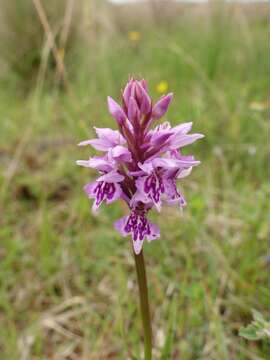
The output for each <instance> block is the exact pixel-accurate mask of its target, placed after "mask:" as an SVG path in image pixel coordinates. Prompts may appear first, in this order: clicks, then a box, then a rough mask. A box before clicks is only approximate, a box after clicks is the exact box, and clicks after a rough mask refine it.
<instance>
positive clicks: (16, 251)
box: [0, 0, 270, 360]
mask: <svg viewBox="0 0 270 360" xmlns="http://www.w3.org/2000/svg"><path fill="white" fill-rule="evenodd" d="M269 14H270V5H262V4H261V5H254V4H253V5H252V4H250V5H243V6H240V5H239V4H230V5H228V4H227V5H226V4H224V3H210V4H208V5H180V4H178V5H173V4H171V5H170V6H168V3H164V2H162V3H159V2H157V1H151V2H150V3H149V4H147V5H134V6H131V5H129V6H121V7H118V6H117V7H114V6H112V5H108V4H106V3H105V2H104V1H98V2H93V1H92V2H90V1H84V0H80V1H74V0H58V1H57V2H55V1H52V0H46V1H41V0H33V1H24V0H16V1H12V2H11V1H6V0H1V1H0V18H1V22H0V49H1V51H0V65H1V67H0V81H1V83H0V124H1V131H0V168H1V173H0V181H1V186H0V194H1V196H0V211H1V217H0V225H1V227H0V237H1V242H0V353H1V355H0V358H1V360H2V359H3V360H13V359H22V360H24V359H42V360H43V359H57V360H58V359H90V360H92V359H140V356H141V351H142V348H141V345H142V341H141V340H142V332H141V324H140V317H139V313H138V298H137V288H136V278H135V273H134V264H133V259H132V255H131V248H130V243H129V241H128V240H127V239H123V238H120V237H119V235H118V234H117V233H116V232H115V231H114V229H113V221H114V220H116V219H117V218H119V217H120V216H122V214H123V213H125V211H126V209H124V207H121V206H119V204H113V205H111V206H110V207H106V208H105V207H104V208H103V210H102V212H101V213H100V216H99V217H97V218H94V217H93V216H92V215H91V214H90V203H89V201H88V199H86V197H85V196H84V193H83V191H82V187H83V185H84V184H85V183H86V182H88V181H89V179H90V178H93V177H94V176H95V174H94V173H92V172H90V173H89V172H88V171H87V170H83V169H80V168H77V167H76V166H75V160H76V159H83V158H86V157H87V156H88V155H89V149H83V150H82V149H78V148H77V146H76V144H77V143H78V142H79V141H80V140H83V139H87V138H91V137H92V136H93V130H92V126H93V125H95V126H98V127H104V126H105V127H106V126H109V127H114V126H115V124H114V122H113V120H112V119H111V118H110V116H109V115H108V112H107V109H106V96H107V95H108V94H110V95H111V96H113V97H114V98H117V99H119V91H120V89H121V88H123V86H124V85H125V82H126V81H127V80H128V77H129V76H130V75H134V76H136V77H144V78H146V79H147V80H148V82H149V86H150V89H151V91H152V94H153V97H154V99H157V98H158V97H159V96H160V95H161V93H162V92H164V91H173V92H174V93H175V98H174V101H173V104H172V106H171V109H170V111H169V113H168V118H169V119H170V120H171V121H172V122H173V123H174V124H177V123H178V122H183V121H186V120H192V121H194V131H195V132H202V133H204V134H206V138H205V139H204V140H203V141H201V142H200V143H198V144H196V145H194V146H192V148H191V147H190V148H189V149H188V152H189V153H194V154H195V155H196V157H197V158H199V159H200V160H201V161H202V165H201V166H200V167H199V168H197V169H196V170H195V171H194V172H193V174H192V175H191V177H189V178H188V180H187V181H184V182H183V185H182V188H183V191H184V193H185V196H186V198H187V200H188V207H187V208H186V209H185V211H184V213H183V214H182V215H181V216H180V215H179V213H178V212H177V211H176V209H171V208H168V209H166V210H165V211H164V212H163V214H162V216H160V215H153V216H154V217H155V218H156V219H155V220H156V221H157V223H158V224H159V225H160V227H161V233H162V238H161V240H160V241H157V242H155V244H151V245H146V246H145V256H146V259H147V266H148V277H149V286H150V299H151V306H152V314H153V327H154V338H155V349H154V355H155V357H154V358H155V359H163V360H165V359H181V360H193V359H194V360H197V359H200V360H244V359H250V360H260V359H265V360H267V359H269V356H270V355H269V354H270V345H269V343H267V342H263V341H259V342H256V343H255V342H247V341H245V340H244V339H242V338H240V337H239V336H238V330H239V328H240V327H241V326H243V325H246V324H247V323H248V322H249V321H250V319H251V309H252V308H255V309H257V310H259V311H261V312H262V313H263V314H264V316H265V317H266V318H267V317H268V318H269V317H270V308H269V299H270V289H269V286H270V280H269V266H270V265H269V263H267V261H266V256H267V255H269V254H270V250H269V235H270V231H269V211H270V203H269V198H270V197H269V196H270V188H269V176H270V166H269V159H270V142H269V134H270V133H269V131H270V85H269V79H270V61H269V58H270V42H269V38H270V23H269ZM166 88H168V90H167V89H166ZM163 219H164V221H163Z"/></svg>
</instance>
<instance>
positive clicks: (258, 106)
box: [249, 101, 270, 111]
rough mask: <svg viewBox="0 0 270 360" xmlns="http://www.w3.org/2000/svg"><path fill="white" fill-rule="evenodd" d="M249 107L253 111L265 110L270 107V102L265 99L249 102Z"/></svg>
mask: <svg viewBox="0 0 270 360" xmlns="http://www.w3.org/2000/svg"><path fill="white" fill-rule="evenodd" d="M249 108H250V110H253V111H264V110H267V109H269V108H270V102H269V101H264V102H259V101H252V102H251V103H250V104H249Z"/></svg>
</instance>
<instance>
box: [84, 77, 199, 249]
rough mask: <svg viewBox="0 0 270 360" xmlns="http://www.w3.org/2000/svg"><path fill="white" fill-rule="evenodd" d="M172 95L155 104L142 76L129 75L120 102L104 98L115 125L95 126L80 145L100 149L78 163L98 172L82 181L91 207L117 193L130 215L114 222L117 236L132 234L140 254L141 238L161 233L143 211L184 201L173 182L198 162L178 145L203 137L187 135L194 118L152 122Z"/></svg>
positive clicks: (159, 115)
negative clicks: (173, 122) (174, 122)
mask: <svg viewBox="0 0 270 360" xmlns="http://www.w3.org/2000/svg"><path fill="white" fill-rule="evenodd" d="M171 100H172V94H168V95H166V96H163V97H162V98H161V99H160V100H159V101H158V102H157V103H156V104H153V103H152V100H151V98H150V96H149V94H148V87H147V84H146V81H145V80H141V81H137V80H134V79H131V80H130V81H129V82H128V84H127V85H126V87H125V89H124V91H123V93H122V105H121V106H120V105H119V104H118V103H117V102H115V101H114V100H113V99H112V98H110V97H108V108H109V113H110V114H111V115H112V116H113V117H114V119H115V120H116V122H117V124H118V129H119V130H112V129H109V128H105V129H101V128H95V131H96V134H97V138H96V139H92V140H86V141H83V142H81V143H80V144H79V145H80V146H84V145H91V146H92V147H93V148H94V149H95V150H98V151H101V152H103V155H102V156H94V157H91V158H89V160H78V161H77V164H78V165H81V166H84V167H90V168H93V169H95V170H97V171H98V173H99V174H100V176H99V177H98V179H97V180H96V181H94V182H93V183H89V184H87V185H86V186H85V188H84V190H85V192H86V194H87V196H88V197H89V198H91V199H94V203H93V207H92V209H93V211H94V212H96V211H97V210H98V208H99V206H100V205H101V204H102V203H103V202H104V201H105V202H106V203H107V204H110V203H112V202H113V201H115V200H117V199H119V198H121V199H123V200H124V201H125V202H126V203H127V205H128V207H129V209H130V214H129V215H128V216H125V217H123V218H121V219H119V220H118V221H117V222H116V223H115V227H116V229H117V230H118V231H119V232H120V234H121V235H123V236H127V235H131V237H132V241H133V248H134V252H135V253H136V254H139V253H140V251H141V249H142V246H143V242H144V240H145V239H146V240H148V241H151V240H154V239H156V238H158V237H159V236H160V234H159V229H158V227H157V226H156V225H155V224H152V223H151V222H150V221H149V220H148V218H147V215H148V213H149V211H150V210H151V209H153V208H155V209H157V210H158V211H161V208H162V204H163V203H165V204H169V205H174V204H176V205H178V206H179V207H180V208H182V207H184V206H186V200H185V199H184V197H183V195H182V193H181V191H180V190H179V188H178V184H177V182H178V181H179V180H181V179H182V178H184V177H186V176H188V175H189V174H190V173H191V171H192V168H193V167H194V166H197V165H199V164H200V162H199V161H197V160H195V159H194V157H193V156H192V155H182V153H181V148H182V147H184V146H187V145H189V144H192V143H193V142H195V141H196V140H198V139H201V138H202V137H203V135H202V134H189V131H190V130H191V128H192V123H191V122H189V123H184V124H181V125H178V126H175V127H171V125H170V123H169V122H165V123H163V124H161V125H156V126H155V127H153V125H154V123H155V122H156V121H157V120H159V119H160V118H161V117H163V116H164V115H165V113H166V112H167V110H168V107H169V104H170V102H171Z"/></svg>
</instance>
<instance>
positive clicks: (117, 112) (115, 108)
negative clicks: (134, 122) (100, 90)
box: [108, 96, 126, 126]
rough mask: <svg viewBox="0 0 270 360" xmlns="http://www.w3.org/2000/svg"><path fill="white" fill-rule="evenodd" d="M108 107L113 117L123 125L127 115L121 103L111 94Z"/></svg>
mask: <svg viewBox="0 0 270 360" xmlns="http://www.w3.org/2000/svg"><path fill="white" fill-rule="evenodd" d="M108 109H109V113H110V114H111V115H112V117H113V118H114V119H115V120H116V121H117V123H118V124H119V125H120V126H121V125H123V124H124V122H125V121H126V115H125V113H124V111H123V109H122V108H121V106H120V105H119V104H117V102H116V101H114V100H113V99H112V98H111V97H110V96H108Z"/></svg>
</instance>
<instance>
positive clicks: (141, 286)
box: [134, 251, 152, 360]
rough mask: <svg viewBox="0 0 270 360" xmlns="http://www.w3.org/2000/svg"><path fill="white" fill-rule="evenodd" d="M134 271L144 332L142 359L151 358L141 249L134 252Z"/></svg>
mask: <svg viewBox="0 0 270 360" xmlns="http://www.w3.org/2000/svg"><path fill="white" fill-rule="evenodd" d="M134 258H135V264H136V272H137V278H138V285H139V294H140V305H141V316H142V323H143V332H144V359H145V360H151V359H152V330H151V318H150V309H149V301H148V289H147V279H146V272H145V265H144V258H143V251H141V252H140V254H139V255H136V254H135V253H134Z"/></svg>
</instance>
